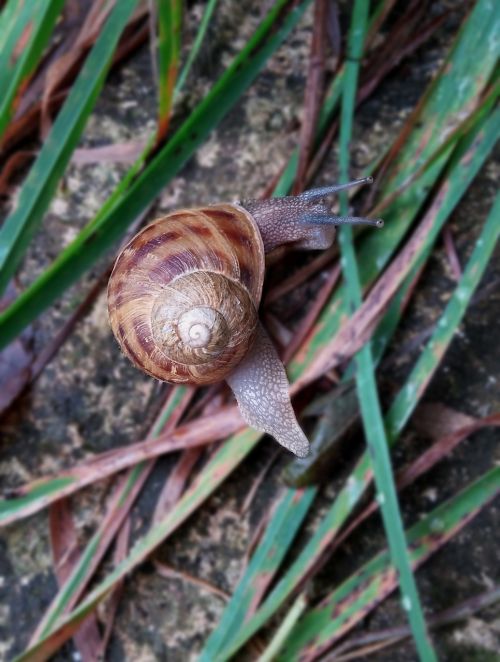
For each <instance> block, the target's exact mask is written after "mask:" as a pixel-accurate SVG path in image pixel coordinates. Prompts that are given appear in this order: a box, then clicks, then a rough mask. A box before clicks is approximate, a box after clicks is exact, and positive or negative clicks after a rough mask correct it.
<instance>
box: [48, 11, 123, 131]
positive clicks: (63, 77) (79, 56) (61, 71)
mask: <svg viewBox="0 0 500 662" xmlns="http://www.w3.org/2000/svg"><path fill="white" fill-rule="evenodd" d="M113 4H114V2H112V3H107V4H106V5H103V4H102V2H100V0H94V2H93V4H92V6H91V7H90V10H89V12H88V14H87V16H86V17H85V20H84V22H83V25H82V27H81V29H80V31H79V33H78V35H77V37H76V39H75V38H74V37H73V35H68V36H67V37H66V39H65V43H64V45H65V47H66V51H65V52H64V53H63V54H62V55H60V56H59V57H58V58H57V59H56V60H55V61H54V62H52V63H51V65H50V66H49V68H48V70H47V72H46V74H45V85H44V89H43V93H42V99H41V102H42V105H41V113H40V135H41V136H42V138H43V139H45V138H46V137H47V135H48V133H49V131H50V128H51V126H52V119H51V115H50V112H49V109H50V99H51V97H52V96H53V95H54V94H55V92H57V89H58V88H60V87H61V86H62V85H63V84H64V83H66V82H67V81H68V79H70V78H71V74H72V72H73V70H75V69H76V68H78V65H79V63H81V61H82V60H83V58H84V57H85V54H86V53H87V51H88V49H89V48H90V47H91V45H92V43H93V42H94V41H95V39H96V38H97V35H98V34H99V31H100V30H101V28H102V26H103V25H104V21H105V20H106V18H107V17H108V16H109V13H110V11H111V9H112V7H113Z"/></svg>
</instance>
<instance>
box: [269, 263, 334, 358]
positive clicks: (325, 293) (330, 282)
mask: <svg viewBox="0 0 500 662" xmlns="http://www.w3.org/2000/svg"><path fill="white" fill-rule="evenodd" d="M340 273H341V269H340V265H338V264H337V265H336V266H334V267H332V269H330V273H329V274H328V276H327V278H326V280H325V282H324V283H323V285H322V286H321V288H320V289H319V290H318V292H317V294H316V296H315V298H314V301H313V303H312V304H311V306H310V307H309V308H308V310H307V313H306V314H305V315H304V317H303V318H302V320H301V321H300V323H299V325H298V327H297V328H296V330H295V333H294V335H293V338H292V339H291V341H290V342H289V343H288V344H287V346H286V348H285V351H284V352H283V355H282V359H283V362H284V363H288V361H289V360H290V359H291V358H292V356H293V355H294V354H295V352H296V351H297V350H298V349H299V347H301V346H302V343H304V342H305V339H306V338H307V336H308V334H309V333H310V332H311V329H312V328H313V326H314V324H315V323H316V320H317V319H318V317H319V316H320V313H321V311H322V310H323V307H324V305H325V304H326V302H327V301H328V299H329V298H330V295H331V294H332V292H333V289H334V288H335V286H336V285H337V283H338V281H339V278H340Z"/></svg>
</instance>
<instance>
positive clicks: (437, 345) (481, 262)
mask: <svg viewBox="0 0 500 662" xmlns="http://www.w3.org/2000/svg"><path fill="white" fill-rule="evenodd" d="M499 236H500V194H498V195H497V197H496V199H495V202H494V204H493V206H492V208H491V211H490V213H489V215H488V219H487V220H486V223H485V224H484V227H483V230H482V232H481V234H480V236H479V238H478V240H477V242H476V246H475V248H474V251H473V253H472V255H471V257H470V259H469V261H468V263H467V266H466V268H465V271H464V273H463V276H462V278H461V279H460V282H459V284H458V286H457V288H456V289H455V291H454V292H453V294H452V296H451V298H450V300H449V301H448V304H447V306H446V308H445V311H444V313H443V315H442V316H441V318H440V320H439V322H438V324H437V326H436V329H435V331H434V333H433V334H432V337H431V339H430V340H429V342H428V343H427V345H426V347H425V349H424V351H423V352H422V353H421V355H420V357H419V359H418V361H417V363H416V364H415V366H414V367H413V370H412V371H411V373H410V375H409V377H408V379H407V381H406V386H405V388H404V389H402V390H401V391H400V393H399V394H398V396H397V397H396V399H395V400H394V402H393V403H392V405H391V408H390V409H389V411H388V413H387V416H386V427H387V433H388V435H389V436H390V438H395V437H396V436H397V434H399V432H400V431H401V430H402V429H403V427H404V426H405V424H406V422H407V421H408V419H409V418H410V416H411V414H412V412H413V410H414V408H415V402H416V399H418V398H419V397H420V396H421V394H422V393H423V392H424V390H425V388H426V386H427V384H428V383H429V381H430V379H431V377H432V375H433V374H434V372H435V369H436V367H437V366H438V365H439V363H440V361H441V359H442V357H443V355H444V353H445V352H446V350H447V349H448V347H449V345H450V342H451V340H452V338H453V335H454V334H455V332H456V330H457V328H458V326H459V324H460V322H461V321H462V318H463V316H464V314H465V311H466V309H467V306H468V305H469V302H470V299H471V297H472V295H473V293H474V291H475V290H476V288H477V286H478V285H479V282H480V280H481V278H482V276H483V274H484V271H485V269H486V267H487V265H488V262H489V260H490V258H491V255H492V253H493V250H494V248H495V245H496V243H497V242H498V239H499Z"/></svg>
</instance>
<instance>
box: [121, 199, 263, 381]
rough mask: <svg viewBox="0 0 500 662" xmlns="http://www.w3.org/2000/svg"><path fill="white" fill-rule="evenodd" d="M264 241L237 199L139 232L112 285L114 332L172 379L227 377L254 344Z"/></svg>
mask: <svg viewBox="0 0 500 662" xmlns="http://www.w3.org/2000/svg"><path fill="white" fill-rule="evenodd" d="M263 279H264V246H263V243H262V238H261V235H260V232H259V230H258V228H257V225H256V224H255V222H254V220H253V219H252V216H251V215H250V214H249V212H247V211H246V210H245V209H243V208H242V207H240V206H238V205H235V204H222V205H213V206H207V207H202V208H199V209H188V210H180V211H176V212H173V213H171V214H168V215H167V216H164V217H163V218H160V219H158V220H157V221H155V222H154V223H152V224H151V225H149V226H148V227H146V228H144V230H142V231H141V232H139V233H138V234H137V235H136V236H135V237H134V238H133V239H132V241H131V242H130V243H129V244H128V245H127V246H126V247H125V249H124V250H123V251H122V253H121V254H120V255H119V257H118V259H117V261H116V264H115V266H114V269H113V273H112V275H111V278H110V281H109V286H108V307H109V316H110V320H111V326H112V328H113V332H114V334H115V336H116V338H117V340H118V342H119V344H120V346H121V348H122V350H123V352H124V353H125V354H126V355H127V356H128V357H129V359H130V360H131V361H132V362H133V363H134V364H135V365H136V366H137V367H138V368H140V369H142V370H144V371H145V372H147V373H148V374H150V375H152V376H153V377H156V378H157V379H161V380H163V381H169V382H185V383H186V382H187V383H194V384H211V383H215V382H218V381H221V380H222V379H225V378H226V377H227V375H228V374H230V373H231V371H232V370H233V369H234V367H235V366H236V365H237V364H238V363H239V362H240V361H241V359H242V358H243V357H244V356H245V354H246V353H247V351H248V350H249V348H250V347H251V345H252V342H253V339H254V336H255V331H256V327H257V322H258V316H257V308H258V306H259V303H260V297H261V293H262V284H263Z"/></svg>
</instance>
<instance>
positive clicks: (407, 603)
mask: <svg viewBox="0 0 500 662" xmlns="http://www.w3.org/2000/svg"><path fill="white" fill-rule="evenodd" d="M401 604H402V605H403V609H404V610H405V611H410V610H411V600H410V598H409V597H408V596H407V595H405V596H404V598H403V600H402V603H401Z"/></svg>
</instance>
